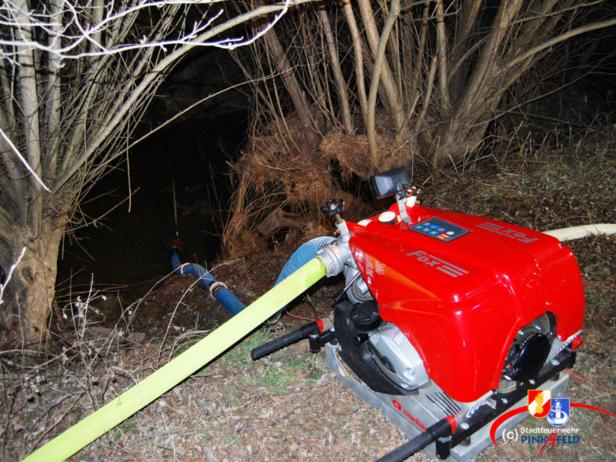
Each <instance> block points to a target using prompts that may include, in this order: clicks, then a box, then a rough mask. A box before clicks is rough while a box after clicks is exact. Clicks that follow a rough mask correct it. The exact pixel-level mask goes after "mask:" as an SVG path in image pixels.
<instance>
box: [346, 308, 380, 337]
mask: <svg viewBox="0 0 616 462" xmlns="http://www.w3.org/2000/svg"><path fill="white" fill-rule="evenodd" d="M350 315H351V321H353V324H355V327H357V328H358V329H359V330H363V331H370V330H374V329H376V328H377V327H379V326H380V324H381V317H380V316H379V309H378V307H377V306H376V303H375V302H373V301H369V302H363V303H357V304H356V305H354V306H353V308H352V309H351V313H350Z"/></svg>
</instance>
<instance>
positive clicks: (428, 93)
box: [226, 0, 616, 242]
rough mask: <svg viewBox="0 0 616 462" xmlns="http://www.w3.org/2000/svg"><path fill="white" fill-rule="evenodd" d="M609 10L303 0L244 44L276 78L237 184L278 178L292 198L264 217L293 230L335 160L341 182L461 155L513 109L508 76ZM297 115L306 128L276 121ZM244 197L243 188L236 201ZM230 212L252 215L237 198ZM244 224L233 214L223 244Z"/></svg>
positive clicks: (509, 3) (603, 6)
mask: <svg viewBox="0 0 616 462" xmlns="http://www.w3.org/2000/svg"><path fill="white" fill-rule="evenodd" d="M253 1H254V0H246V1H245V2H243V3H244V4H246V5H247V6H250V5H254V3H253ZM610 8H611V11H610ZM615 16H616V11H615V10H614V8H613V5H612V6H611V7H610V5H609V2H607V1H605V0H591V1H589V2H577V1H575V0H538V1H524V0H498V1H489V2H488V1H486V0H403V1H399V0H356V1H352V0H340V1H336V2H328V3H319V4H315V5H306V6H304V7H302V8H301V9H300V10H296V11H295V12H294V14H292V15H288V16H287V17H286V18H285V20H284V21H282V22H281V24H280V26H279V27H277V28H276V30H275V31H271V32H269V33H268V34H266V40H264V41H262V42H258V43H256V44H255V45H254V46H252V47H250V51H251V52H252V53H253V57H254V60H255V61H256V62H258V65H256V66H253V67H252V69H257V70H258V69H261V72H262V74H263V75H267V74H268V73H270V72H271V70H270V69H269V68H268V64H269V63H272V64H273V65H274V66H279V67H280V68H281V69H282V70H283V72H284V78H281V79H278V80H263V79H262V80H260V81H259V83H258V85H255V94H256V95H257V97H258V98H259V99H260V100H262V101H259V104H260V108H264V109H265V110H262V111H260V113H259V114H260V115H261V117H262V122H261V124H257V127H258V128H257V129H256V131H255V135H257V136H255V137H253V150H252V152H251V154H250V155H248V156H245V157H244V159H243V160H242V161H241V162H240V163H239V164H238V166H237V170H238V171H239V177H240V188H239V189H238V190H239V191H240V192H242V191H244V192H246V193H248V194H250V191H253V190H258V189H259V188H263V185H264V184H265V183H269V185H270V186H269V187H270V189H272V188H275V187H276V186H274V185H278V186H277V187H278V190H283V191H285V192H286V191H288V192H289V193H288V194H287V193H285V194H279V195H278V196H277V197H278V203H276V204H274V203H273V202H272V203H271V204H270V207H269V210H270V212H271V214H272V215H271V216H272V217H280V216H282V215H281V212H280V210H281V209H282V208H284V212H285V214H286V215H285V217H287V218H286V220H277V221H278V222H279V223H280V227H286V226H287V225H288V222H293V221H295V222H296V223H297V226H298V227H301V226H303V224H302V220H301V219H296V220H293V217H292V216H291V217H289V213H290V209H293V210H295V211H296V213H298V214H299V213H304V211H305V210H307V209H308V210H311V212H314V211H316V210H318V208H317V207H315V205H316V202H313V203H312V205H310V206H308V205H307V204H306V202H307V201H309V200H312V198H315V200H316V198H318V197H322V196H323V195H324V194H326V192H327V191H335V190H336V188H338V189H339V184H337V179H336V176H335V175H327V174H326V172H328V171H329V170H330V164H329V162H331V161H333V162H335V164H336V165H337V167H338V173H337V174H336V175H337V176H338V177H339V176H340V175H341V174H342V176H343V177H344V176H345V175H346V176H350V175H357V176H359V177H362V178H364V179H367V177H368V176H369V175H371V174H372V173H374V171H375V170H379V169H386V168H388V167H394V166H396V165H401V164H405V163H411V162H412V161H413V160H417V159H419V160H422V161H423V162H424V163H426V164H432V163H434V164H435V165H436V164H440V163H443V161H445V162H454V163H455V162H458V161H460V160H461V159H463V158H465V156H467V155H469V154H471V153H473V152H475V151H476V150H477V149H478V147H479V146H480V145H481V143H482V142H483V140H484V139H485V136H486V131H487V129H488V126H489V125H490V123H491V122H492V121H493V120H494V119H495V118H496V117H499V116H502V115H503V114H505V113H506V112H507V111H508V110H510V109H511V106H508V104H509V103H513V104H512V105H513V106H514V107H519V104H520V101H516V100H515V99H513V98H509V99H506V98H504V96H505V95H507V94H508V93H509V92H510V90H511V88H512V87H513V85H514V84H515V83H516V82H519V81H520V79H521V78H522V77H523V76H525V75H527V74H528V72H529V71H530V70H531V69H533V68H534V67H535V66H536V64H537V63H539V62H540V61H541V60H542V59H544V58H545V57H546V56H548V55H549V54H550V53H552V54H554V53H557V50H558V49H559V48H558V45H559V44H562V43H563V42H565V41H566V40H569V39H571V38H572V37H576V36H579V35H580V34H584V33H586V32H589V31H592V30H598V29H603V28H607V27H610V26H614V25H616V17H615ZM333 31H336V35H335V37H334V33H333ZM274 34H275V40H276V41H278V42H283V43H286V47H285V48H284V49H281V48H276V47H271V46H270V42H269V41H272V40H274ZM268 40H269V41H268ZM332 41H335V45H336V46H335V47H334V46H332ZM341 51H343V52H342V53H341ZM243 52H244V53H245V52H247V49H244V50H243ZM246 59H247V58H244V59H243V60H244V61H246ZM561 63H562V60H561ZM249 68H250V66H249ZM330 69H331V71H330ZM252 77H253V78H254V77H256V76H255V75H252ZM535 83H536V82H535ZM287 94H288V95H289V96H290V97H289V98H285V95H287ZM297 95H299V96H301V98H298V97H297ZM505 100H507V101H505ZM285 103H286V104H285ZM289 103H290V104H289ZM295 117H296V118H297V119H299V120H300V125H301V127H302V128H301V130H295V131H293V130H291V131H289V130H286V131H285V130H280V127H285V128H286V127H288V126H289V121H290V120H293V119H294V118H295ZM272 120H273V121H275V123H271V122H270V121H272ZM323 121H325V123H323ZM306 133H311V134H313V135H314V134H315V133H316V134H318V137H317V143H310V141H309V139H308V138H307V137H306ZM268 137H269V138H270V141H272V142H273V141H274V140H273V139H272V138H273V137H278V138H281V139H284V140H285V141H284V142H285V143H286V146H287V147H289V148H291V149H290V150H289V151H288V152H286V153H285V149H283V148H282V147H281V148H279V149H274V148H272V147H271V146H270V145H268V144H267V143H265V141H266V138H268ZM274 153H275V154H274ZM306 159H308V161H306ZM292 169H294V170H295V171H301V172H302V173H301V175H297V174H294V173H293V171H292ZM316 169H319V170H320V172H319V171H316ZM283 183H284V184H283ZM293 191H302V194H297V193H294V192H293ZM311 191H312V192H313V193H310V194H308V192H311ZM238 194H239V193H238ZM245 202H246V201H245V200H243V199H241V198H239V197H238V201H237V204H245ZM259 207H260V208H261V209H263V208H264V207H263V204H260V205H259ZM235 212H236V214H237V213H241V214H243V215H237V216H238V217H239V219H240V220H243V222H245V221H246V220H245V215H246V214H247V213H249V212H248V211H247V210H246V208H245V207H241V208H240V209H237V208H236V209H235ZM257 215H258V216H259V217H263V216H265V217H267V213H264V212H260V213H259V214H257ZM273 221H276V220H273ZM266 222H267V223H270V226H268V228H267V229H270V230H271V229H275V226H274V225H271V223H272V220H271V219H270V220H268V219H267V218H266ZM238 229H239V226H237V223H236V220H235V219H233V220H232V221H231V224H230V226H229V227H228V232H227V236H226V240H227V242H230V241H232V240H233V239H234V237H233V235H234V233H237V232H238Z"/></svg>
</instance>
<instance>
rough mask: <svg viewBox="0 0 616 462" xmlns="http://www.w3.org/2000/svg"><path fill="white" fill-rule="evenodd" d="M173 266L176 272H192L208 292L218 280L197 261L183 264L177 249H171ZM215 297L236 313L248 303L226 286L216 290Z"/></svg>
mask: <svg viewBox="0 0 616 462" xmlns="http://www.w3.org/2000/svg"><path fill="white" fill-rule="evenodd" d="M171 267H172V268H173V270H174V272H175V273H176V274H190V275H191V276H193V277H194V278H195V279H197V280H198V281H199V285H200V286H201V287H203V289H204V290H206V291H207V292H209V291H210V287H211V286H212V284H214V283H215V282H216V278H215V277H214V275H213V274H212V273H210V272H209V271H208V270H206V269H205V268H204V267H203V266H201V265H198V264H196V263H186V264H185V265H182V261H181V259H180V254H179V253H178V251H177V250H176V249H173V250H172V251H171ZM213 295H214V298H215V299H216V300H217V301H218V303H220V304H221V305H222V306H224V307H225V308H226V309H227V311H228V312H229V313H230V314H232V315H236V314H237V313H239V312H240V311H242V310H243V309H244V307H245V306H246V304H245V303H244V302H242V301H241V300H240V299H239V298H237V297H236V296H235V295H234V294H233V292H231V291H230V290H229V289H227V288H226V287H225V286H220V287H218V288H217V289H216V290H214V294H213Z"/></svg>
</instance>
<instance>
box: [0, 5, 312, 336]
mask: <svg viewBox="0 0 616 462" xmlns="http://www.w3.org/2000/svg"><path fill="white" fill-rule="evenodd" d="M306 1H307V0H282V1H278V2H267V3H266V2H264V3H263V4H261V5H260V6H259V7H256V8H253V9H250V10H246V11H245V12H243V13H241V14H238V13H235V12H232V11H230V10H229V8H228V7H227V5H226V3H227V2H225V1H224V0H125V1H114V0H88V1H86V0H83V1H81V0H3V2H2V4H1V5H0V135H1V136H0V270H1V269H5V270H8V269H9V268H10V269H11V273H12V274H11V276H12V278H11V280H10V283H9V282H8V281H1V282H6V284H5V285H2V286H1V287H2V290H3V298H4V303H2V304H1V305H0V310H1V311H0V334H7V335H9V336H11V335H13V336H15V335H16V334H18V333H19V334H20V335H21V339H22V340H23V341H24V342H30V341H36V340H38V339H40V338H41V336H42V335H43V334H44V332H45V326H46V323H47V319H48V315H49V312H50V307H51V304H52V302H53V299H54V285H55V279H56V263H57V258H58V249H59V246H60V242H61V239H62V237H63V235H64V232H65V230H66V228H67V226H68V225H70V224H72V223H75V221H76V220H78V217H76V215H75V213H74V211H75V208H76V204H77V203H78V202H79V200H80V198H81V197H82V196H83V195H84V194H85V193H86V192H87V191H88V190H89V188H90V186H91V185H92V183H93V182H94V181H96V179H97V178H99V177H100V175H101V174H103V172H104V171H105V169H106V168H107V166H108V165H109V163H110V162H111V161H112V160H113V159H114V158H116V157H117V156H119V155H123V154H125V147H126V146H127V145H128V140H129V138H130V137H131V134H132V133H133V130H134V129H135V126H136V124H137V123H138V122H139V120H140V119H141V117H142V116H143V114H144V111H145V109H146V107H147V105H148V103H149V102H150V101H151V99H152V97H153V95H154V92H155V90H156V88H157V87H158V86H159V85H160V83H161V82H162V80H163V79H164V78H165V75H166V74H167V73H168V72H169V71H170V70H171V69H172V67H173V66H174V65H175V64H176V63H177V62H178V61H179V60H180V59H182V58H183V57H184V56H186V54H187V53H188V51H189V50H190V49H192V48H193V47H204V46H209V47H219V48H225V49H233V48H237V47H240V46H244V45H247V44H251V43H253V42H254V41H255V40H257V39H258V38H259V37H261V36H262V35H263V34H265V32H267V31H268V30H269V29H271V27H272V26H273V25H274V24H275V23H276V22H278V20H279V19H280V18H281V17H282V16H283V15H284V14H285V13H286V12H287V10H288V9H289V7H291V6H293V5H296V4H299V3H305V2H306ZM229 3H232V2H229ZM246 23H250V24H251V27H246V25H245V24H246ZM22 249H25V252H23V251H22ZM18 258H19V259H20V264H19V266H18V267H16V268H15V266H14V262H16V261H17V260H18Z"/></svg>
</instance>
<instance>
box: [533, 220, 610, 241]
mask: <svg viewBox="0 0 616 462" xmlns="http://www.w3.org/2000/svg"><path fill="white" fill-rule="evenodd" d="M543 234H548V235H549V236H552V237H555V238H556V239H558V240H559V241H561V242H564V241H572V240H574V239H581V238H583V237H587V236H601V235H602V236H609V235H610V234H616V224H615V223H597V224H592V225H582V226H572V227H570V228H560V229H552V230H550V231H543Z"/></svg>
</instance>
